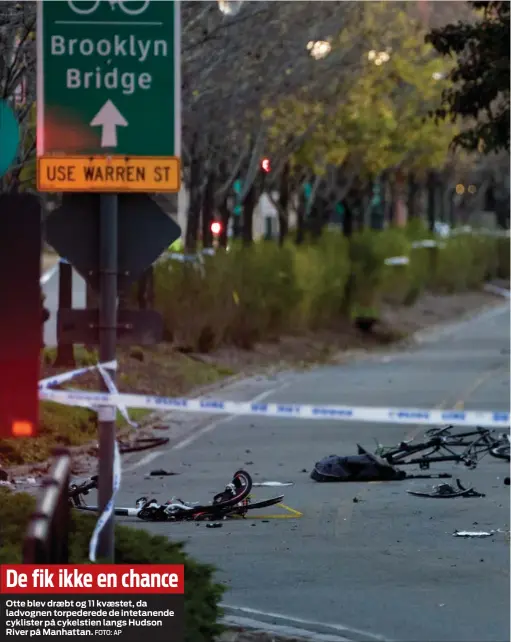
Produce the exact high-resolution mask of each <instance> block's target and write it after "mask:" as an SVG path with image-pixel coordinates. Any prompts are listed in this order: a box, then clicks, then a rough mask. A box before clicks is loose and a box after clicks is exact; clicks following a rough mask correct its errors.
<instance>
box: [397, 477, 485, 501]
mask: <svg viewBox="0 0 511 642" xmlns="http://www.w3.org/2000/svg"><path fill="white" fill-rule="evenodd" d="M456 485H457V486H458V488H457V489H456V488H455V487H454V486H451V484H438V485H436V486H433V488H432V490H431V491H430V492H421V491H416V490H407V491H406V492H407V493H408V494H409V495H415V497H431V498H440V499H450V498H453V497H486V495H484V494H483V493H478V492H477V491H475V490H474V489H473V488H465V487H464V486H463V485H462V483H461V482H460V480H459V479H457V480H456Z"/></svg>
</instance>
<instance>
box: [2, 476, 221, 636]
mask: <svg viewBox="0 0 511 642" xmlns="http://www.w3.org/2000/svg"><path fill="white" fill-rule="evenodd" d="M34 507H35V502H34V498H33V497H32V496H31V495H28V494H27V493H13V492H11V491H9V490H7V489H5V488H0V564H7V563H9V564H16V563H20V562H21V561H22V537H21V534H22V533H25V532H26V529H27V525H28V520H29V518H30V515H31V513H32V511H33V510H34ZM95 523H96V520H95V518H94V517H93V516H90V515H82V514H80V513H76V512H73V513H72V518H71V527H70V531H69V544H70V560H69V561H70V562H71V563H76V564H79V563H87V562H88V550H89V541H90V537H91V535H92V531H93V529H94V525H95ZM115 560H116V562H117V563H118V564H184V566H185V585H186V592H185V636H184V640H185V642H212V641H213V640H214V639H215V638H216V636H218V635H219V634H220V633H221V632H222V627H221V626H220V624H219V621H220V617H221V609H220V601H221V598H222V595H223V593H224V587H223V586H221V585H219V584H217V583H216V582H215V581H214V578H213V574H214V568H213V567H211V566H209V565H207V564H201V563H199V562H196V561H195V560H194V559H192V558H190V557H189V556H188V555H187V554H186V553H185V552H184V550H183V544H182V543H180V542H171V541H170V540H168V539H167V538H166V537H163V536H155V535H150V534H149V533H147V532H146V531H143V530H139V529H135V528H130V527H127V526H117V525H116V528H115Z"/></svg>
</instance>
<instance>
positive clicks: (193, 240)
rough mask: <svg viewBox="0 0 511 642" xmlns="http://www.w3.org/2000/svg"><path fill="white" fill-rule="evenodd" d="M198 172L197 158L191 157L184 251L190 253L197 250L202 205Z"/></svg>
mask: <svg viewBox="0 0 511 642" xmlns="http://www.w3.org/2000/svg"><path fill="white" fill-rule="evenodd" d="M200 173H201V166H200V161H199V159H198V158H196V157H195V158H192V161H191V164H190V203H189V205H188V216H187V221H186V235H185V251H186V252H190V253H194V252H196V251H197V237H198V235H199V220H200V212H201V205H202V203H201V194H200Z"/></svg>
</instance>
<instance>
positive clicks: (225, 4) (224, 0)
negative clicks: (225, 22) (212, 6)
mask: <svg viewBox="0 0 511 642" xmlns="http://www.w3.org/2000/svg"><path fill="white" fill-rule="evenodd" d="M217 2H218V8H219V9H220V11H221V12H222V13H223V14H224V15H226V16H235V15H236V14H237V13H238V12H239V10H240V9H241V5H242V4H243V0H217Z"/></svg>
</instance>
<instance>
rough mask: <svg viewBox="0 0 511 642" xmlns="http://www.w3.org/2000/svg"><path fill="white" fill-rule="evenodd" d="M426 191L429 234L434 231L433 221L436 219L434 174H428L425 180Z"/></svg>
mask: <svg viewBox="0 0 511 642" xmlns="http://www.w3.org/2000/svg"><path fill="white" fill-rule="evenodd" d="M427 190H428V227H429V231H430V232H434V230H435V219H436V211H435V210H436V176H435V172H433V171H431V172H429V173H428V179H427Z"/></svg>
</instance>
